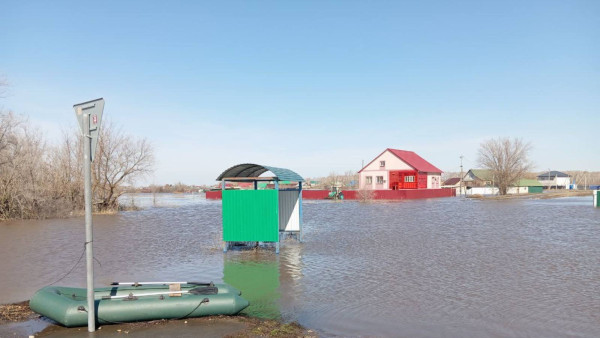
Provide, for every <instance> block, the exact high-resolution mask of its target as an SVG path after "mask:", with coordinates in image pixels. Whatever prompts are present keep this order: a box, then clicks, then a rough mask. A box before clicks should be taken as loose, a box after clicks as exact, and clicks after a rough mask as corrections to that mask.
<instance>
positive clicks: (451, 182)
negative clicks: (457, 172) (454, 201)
mask: <svg viewBox="0 0 600 338" xmlns="http://www.w3.org/2000/svg"><path fill="white" fill-rule="evenodd" d="M458 182H460V177H452V178H449V179H447V180H446V181H445V182H444V183H443V184H442V185H455V184H457V183H458Z"/></svg>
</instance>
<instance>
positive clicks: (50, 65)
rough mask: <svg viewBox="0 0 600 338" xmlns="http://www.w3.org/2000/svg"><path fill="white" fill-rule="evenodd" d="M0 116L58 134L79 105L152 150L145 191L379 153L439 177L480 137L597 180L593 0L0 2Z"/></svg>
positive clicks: (598, 38)
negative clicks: (407, 156) (593, 174)
mask: <svg viewBox="0 0 600 338" xmlns="http://www.w3.org/2000/svg"><path fill="white" fill-rule="evenodd" d="M0 7H1V8H2V10H1V11H0V74H2V75H3V76H4V77H5V78H6V79H7V80H8V81H9V83H10V87H9V90H8V95H7V97H6V98H4V99H0V106H1V107H2V108H3V109H4V110H9V109H10V110H12V111H14V112H17V113H22V114H26V115H28V116H29V117H30V120H31V121H32V122H33V123H34V124H35V125H37V126H38V127H39V128H40V129H41V130H43V131H44V133H45V134H46V135H48V138H49V139H56V138H57V137H58V135H59V134H60V130H61V129H65V128H76V127H75V123H76V121H75V114H74V112H73V109H72V105H73V104H75V103H79V102H82V101H87V100H90V99H94V98H98V97H103V98H104V99H105V100H106V107H105V111H104V118H106V119H109V120H111V121H112V122H113V123H115V124H117V125H119V126H121V127H122V128H123V129H124V130H126V131H127V132H129V133H131V134H133V135H136V136H138V137H145V138H148V139H149V140H151V142H152V144H153V145H154V147H155V151H156V158H157V165H156V172H155V174H154V176H153V177H150V178H149V179H148V180H147V182H148V183H157V184H164V183H175V182H178V181H181V182H184V183H188V184H210V183H214V182H215V181H214V180H215V178H216V177H217V176H218V175H219V174H220V173H221V172H222V171H223V170H224V169H226V168H228V167H230V166H232V165H235V164H238V163H244V162H254V163H259V164H265V165H273V166H280V167H287V168H291V169H293V170H295V171H297V172H298V173H300V174H301V175H303V176H304V177H314V176H326V175H328V174H329V173H330V172H332V171H337V172H343V171H347V170H354V171H357V170H359V169H360V167H361V161H363V160H364V161H365V163H368V162H369V161H370V160H371V159H372V158H373V157H375V156H376V155H378V154H379V153H380V152H381V151H382V150H383V149H385V148H388V147H390V148H398V149H405V150H412V151H415V152H417V153H418V154H420V155H421V156H423V157H424V158H425V159H427V160H429V161H430V162H432V163H433V164H434V165H436V166H437V167H439V168H440V169H442V170H444V171H458V170H459V165H460V159H459V156H460V155H464V156H465V159H464V165H465V168H470V167H474V166H476V160H477V149H478V147H479V144H480V143H481V142H482V141H483V140H486V139H489V138H495V137H521V138H523V139H524V140H525V141H528V142H531V144H532V146H533V150H532V152H531V158H532V160H533V162H534V163H535V165H536V169H537V170H540V171H542V170H547V169H548V168H551V169H553V170H570V169H574V170H600V147H598V146H597V144H598V140H599V134H598V130H600V129H599V128H600V108H599V107H600V20H598V18H599V17H600V2H599V1H497V2H492V1H214V2H199V1H198V2H192V1H189V2H179V1H169V2H166V1H163V2H152V1H140V2H122V1H114V2H110V1H109V2H86V1H73V2H62V1H61V2H58V1H56V2H48V1H39V2H36V1H27V2H25V1H2V5H1V6H0Z"/></svg>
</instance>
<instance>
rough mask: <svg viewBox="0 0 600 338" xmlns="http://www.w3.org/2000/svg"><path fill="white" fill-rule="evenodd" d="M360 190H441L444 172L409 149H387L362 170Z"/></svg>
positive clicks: (360, 173) (360, 172)
mask: <svg viewBox="0 0 600 338" xmlns="http://www.w3.org/2000/svg"><path fill="white" fill-rule="evenodd" d="M358 174H359V187H360V189H369V190H404V189H440V188H441V180H442V171H441V170H440V169H438V168H437V167H436V166H434V165H433V164H431V163H429V162H427V161H426V160H425V159H424V158H422V157H421V156H419V155H417V154H416V153H414V152H412V151H408V150H398V149H391V148H388V149H386V150H384V151H383V152H382V153H381V154H379V156H377V157H375V159H373V160H372V161H371V162H369V164H367V165H366V166H365V167H364V168H362V169H361V170H360V171H359V172H358Z"/></svg>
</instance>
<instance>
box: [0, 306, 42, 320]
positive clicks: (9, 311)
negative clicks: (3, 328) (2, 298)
mask: <svg viewBox="0 0 600 338" xmlns="http://www.w3.org/2000/svg"><path fill="white" fill-rule="evenodd" d="M34 315H35V313H34V312H33V311H31V309H30V308H29V301H24V302H20V303H14V304H4V305H0V323H2V322H19V321H24V320H27V319H31V318H32V317H33V316H34Z"/></svg>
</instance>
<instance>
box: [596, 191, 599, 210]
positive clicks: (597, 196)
mask: <svg viewBox="0 0 600 338" xmlns="http://www.w3.org/2000/svg"><path fill="white" fill-rule="evenodd" d="M596 206H597V207H600V190H596Z"/></svg>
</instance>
